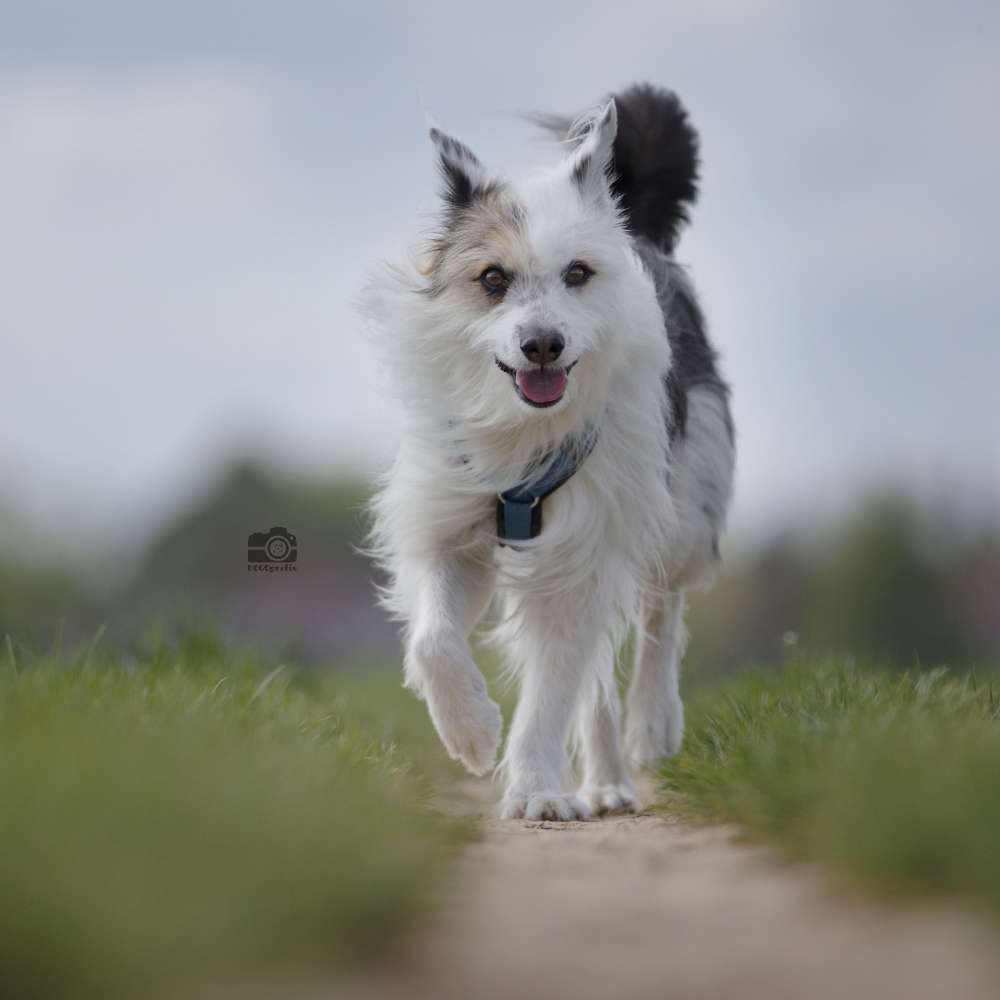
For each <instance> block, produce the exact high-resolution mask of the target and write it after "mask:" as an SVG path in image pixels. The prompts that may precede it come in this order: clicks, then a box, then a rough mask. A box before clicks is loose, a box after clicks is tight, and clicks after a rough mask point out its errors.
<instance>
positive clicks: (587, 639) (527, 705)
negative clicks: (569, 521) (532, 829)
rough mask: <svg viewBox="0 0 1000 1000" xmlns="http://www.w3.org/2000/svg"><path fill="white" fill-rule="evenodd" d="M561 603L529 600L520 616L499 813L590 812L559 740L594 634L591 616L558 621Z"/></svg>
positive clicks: (562, 615)
mask: <svg viewBox="0 0 1000 1000" xmlns="http://www.w3.org/2000/svg"><path fill="white" fill-rule="evenodd" d="M567 610H569V609H568V608H567V602H566V601H561V602H557V601H551V602H550V601H541V602H539V601H537V600H536V601H533V606H532V608H531V609H530V611H529V613H528V614H527V615H526V617H525V621H524V622H523V627H522V631H521V636H520V639H519V645H520V647H521V648H520V650H519V654H520V657H521V659H522V660H523V664H522V672H521V690H520V698H519V700H518V703H517V709H516V710H515V712H514V718H513V721H512V722H511V729H510V736H509V738H508V740H507V750H506V753H505V754H504V761H503V770H504V773H505V777H506V783H507V788H506V792H505V795H504V800H503V805H502V807H501V815H502V816H503V817H504V818H505V819H530V820H541V819H555V820H572V819H589V818H590V810H589V809H588V808H587V806H586V805H585V804H584V803H583V801H582V800H581V799H579V798H578V797H577V796H576V795H575V794H574V793H573V792H572V790H571V789H572V788H573V782H572V781H571V777H570V774H569V760H568V755H567V752H566V741H567V736H568V729H569V724H570V720H571V719H572V717H573V714H574V711H575V710H576V706H577V701H578V698H579V694H580V688H581V685H582V683H583V681H584V678H585V676H586V674H587V671H588V670H590V669H593V667H592V663H593V657H594V647H595V644H596V641H597V635H595V630H594V628H593V620H592V619H591V620H590V621H589V622H587V621H586V620H584V621H581V620H580V618H578V617H577V616H574V618H576V620H577V622H578V623H579V626H580V627H578V628H569V627H566V626H567V625H568V624H570V623H567V621H566V613H567ZM581 617H582V616H581ZM554 625H555V627H554Z"/></svg>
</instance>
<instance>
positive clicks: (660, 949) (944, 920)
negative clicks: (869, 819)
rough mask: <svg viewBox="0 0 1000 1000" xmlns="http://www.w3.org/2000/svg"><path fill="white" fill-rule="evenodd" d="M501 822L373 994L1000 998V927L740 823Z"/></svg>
mask: <svg viewBox="0 0 1000 1000" xmlns="http://www.w3.org/2000/svg"><path fill="white" fill-rule="evenodd" d="M484 823H485V826H486V829H485V837H484V839H483V840H482V841H481V842H480V843H477V844H475V845H473V846H472V847H471V848H469V850H468V851H467V853H466V855H465V857H464V859H463V861H462V864H461V870H460V872H459V877H458V881H457V885H456V888H455V890H454V891H453V893H452V894H451V896H450V898H449V901H448V903H447V905H446V907H445V910H444V913H443V915H442V917H441V919H440V921H439V922H438V923H437V924H436V925H435V926H432V927H429V928H427V929H426V930H425V931H423V932H421V933H420V934H419V935H417V936H416V937H415V938H414V939H412V940H411V941H410V943H409V945H408V947H407V950H406V953H405V954H404V955H403V956H402V957H401V959H400V960H399V962H398V963H395V964H394V967H393V968H392V969H391V970H386V971H385V973H384V974H383V975H381V976H380V977H379V981H378V982H377V983H376V982H371V981H369V982H368V983H366V984H365V986H364V988H363V989H360V990H359V991H358V996H359V997H365V998H368V997H386V998H396V997H400V998H402V997H406V998H409V1000H424V998H432V997H433V998H456V1000H458V998H461V1000H500V998H504V1000H507V998H511V997H524V998H535V997H550V998H557V1000H558V998H562V997H573V998H575V1000H589V998H595V1000H596V998H601V1000H608V998H611V1000H632V998H647V997H649V998H656V1000H664V998H689V997H690V998H714V997H724V998H740V1000H756V998H767V1000H784V998H788V1000H793V998H794V1000H826V998H841V997H844V998H850V1000H863V998H868V997H871V998H878V1000H891V998H896V997H900V998H903V997H905V998H907V1000H923V998H928V1000H931V998H933V1000H951V998H962V1000H977V998H980V997H982V998H996V997H998V996H1000V964H998V959H997V938H995V937H993V936H992V932H990V931H989V930H987V929H986V928H984V927H981V926H979V925H978V924H976V923H975V922H974V921H972V920H971V919H968V918H965V917H962V916H960V915H958V914H956V913H954V912H951V911H949V910H946V909H933V910H932V909H918V910H914V909H906V910H902V909H897V908H892V907H889V906H886V905H882V904H876V903H874V902H872V901H870V900H867V899H861V898H859V897H857V896H853V895H848V894H846V893H844V892H835V891H833V890H832V889H831V887H830V885H829V884H828V883H827V882H826V881H825V880H824V878H823V877H822V875H821V874H819V873H818V872H816V871H813V870H810V869H805V868H801V867H799V868H790V867H788V866H782V865H778V864H776V863H775V861H774V860H773V859H772V858H771V857H770V855H769V854H768V852H767V851H766V850H764V849H761V848H755V847H748V846H746V845H743V844H740V843H738V842H737V840H736V837H735V833H734V831H733V830H731V829H728V828H723V827H712V828H707V829H696V828H691V827H687V826H683V825H680V824H677V823H672V822H670V821H669V820H667V819H664V818H662V817H658V816H653V815H644V816H639V817H630V818H617V819H606V820H603V821H598V822H593V823H572V824H554V823H540V824H528V823H520V822H499V821H495V820H489V819H484ZM353 992H354V991H350V993H352V994H353Z"/></svg>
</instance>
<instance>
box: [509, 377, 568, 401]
mask: <svg viewBox="0 0 1000 1000" xmlns="http://www.w3.org/2000/svg"><path fill="white" fill-rule="evenodd" d="M516 378H517V387H518V389H520V390H521V392H522V393H523V394H524V395H525V396H526V397H527V398H528V399H530V400H531V401H532V402H533V403H554V402H555V401H556V400H557V399H559V398H560V397H561V396H562V394H563V393H564V392H565V391H566V371H565V369H563V368H526V369H523V370H518V373H517V376H516Z"/></svg>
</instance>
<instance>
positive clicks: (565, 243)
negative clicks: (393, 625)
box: [366, 85, 734, 820]
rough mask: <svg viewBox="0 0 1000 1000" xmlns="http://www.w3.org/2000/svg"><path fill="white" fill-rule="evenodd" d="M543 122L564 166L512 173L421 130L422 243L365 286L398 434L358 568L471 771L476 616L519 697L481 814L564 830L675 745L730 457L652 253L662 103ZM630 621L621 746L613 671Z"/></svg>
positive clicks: (661, 245) (725, 419)
mask: <svg viewBox="0 0 1000 1000" xmlns="http://www.w3.org/2000/svg"><path fill="white" fill-rule="evenodd" d="M540 121H541V123H542V124H543V125H545V126H546V127H548V128H550V129H552V130H553V131H555V132H557V133H559V134H560V136H561V138H562V139H563V140H564V142H565V144H566V148H567V155H566V157H565V159H564V160H563V162H562V163H561V164H560V165H559V166H557V167H555V168H553V169H549V170H546V171H544V172H541V173H538V174H535V175H532V176H530V177H527V178H522V179H518V180H508V179H501V178H500V177H498V176H495V175H493V174H491V173H489V172H488V171H487V170H486V169H485V168H484V167H483V166H482V164H481V163H480V162H479V160H478V159H477V158H476V157H475V156H474V155H473V153H472V152H471V151H470V150H469V149H468V148H467V147H466V146H464V145H463V144H462V143H460V142H458V141H457V140H455V139H453V138H451V137H449V136H447V135H444V134H442V133H441V132H440V131H438V130H437V129H433V130H432V131H431V138H432V140H433V141H434V144H435V146H436V147H437V153H438V156H439V159H440V168H441V173H442V177H443V179H444V192H443V202H444V203H443V214H442V219H441V224H440V227H439V229H438V231H437V232H436V233H435V234H434V235H433V236H432V238H431V239H430V240H429V241H428V242H427V243H426V244H425V245H424V246H423V247H422V248H421V249H420V251H419V252H418V253H416V254H415V255H414V256H413V259H412V260H410V261H409V262H407V263H406V264H405V265H403V266H401V267H398V268H387V269H386V270H385V271H384V272H383V273H382V274H380V275H379V277H377V278H376V279H375V280H374V281H373V282H372V284H371V285H370V287H369V289H368V291H367V293H366V310H367V313H368V315H369V316H370V318H371V320H372V323H373V326H374V328H375V330H376V331H377V335H378V338H379V340H380V343H381V345H382V348H383V352H382V353H383V356H384V359H385V362H386V364H387V366H388V368H389V370H390V374H391V377H392V379H393V383H394V387H395V389H396V390H397V391H398V394H399V395H400V397H401V400H402V404H403V409H404V412H405V415H406V420H405V425H404V430H403V438H402V442H401V446H400V449H399V453H398V456H397V458H396V460H395V463H394V464H393V466H392V469H391V470H390V472H389V473H388V474H387V476H386V477H385V479H384V481H383V483H382V485H381V488H380V490H379V492H378V495H377V496H376V498H375V501H374V522H375V523H374V531H373V550H374V551H375V553H376V555H377V557H378V559H379V560H380V562H381V565H382V566H383V567H384V568H385V570H386V571H387V574H388V578H389V583H388V585H387V586H386V587H385V589H384V593H383V599H384V600H385V602H386V604H387V605H388V607H389V608H391V609H392V611H393V612H394V613H395V614H396V615H398V616H399V617H400V618H401V619H402V620H403V621H404V622H405V630H406V631H405V644H406V656H405V677H406V684H407V685H408V686H409V687H411V688H412V689H413V690H415V691H416V692H417V693H418V694H419V695H420V696H421V697H422V698H424V699H425V700H426V702H427V706H428V708H429V710H430V714H431V718H432V719H433V721H434V725H435V726H436V728H437V731H438V733H439V735H440V737H441V740H442V741H443V743H444V745H445V747H446V748H447V750H448V753H449V754H451V756H452V757H454V758H456V759H458V760H460V761H462V763H463V764H465V766H466V767H467V768H468V769H469V770H470V771H472V772H473V773H474V774H483V773H485V772H487V771H489V770H490V769H491V768H493V766H494V762H495V759H496V753H497V748H498V746H499V744H500V736H501V718H500V712H499V710H498V709H497V706H496V704H495V703H494V702H493V701H492V700H491V699H490V697H489V695H488V693H487V690H486V684H485V682H484V680H483V677H482V674H481V673H480V672H479V670H478V668H477V667H476V664H475V662H474V661H473V658H472V655H471V653H470V647H469V636H470V633H471V632H472V630H473V629H474V627H475V626H476V625H477V623H478V622H479V620H480V618H481V617H482V616H483V615H484V612H485V611H486V609H487V607H488V606H489V605H491V603H493V605H494V608H495V610H494V613H493V615H492V616H491V619H492V637H493V639H494V640H495V641H496V642H497V643H499V644H500V645H501V646H502V648H503V650H504V652H505V654H506V656H507V658H508V661H509V664H510V667H511V670H512V672H513V673H514V675H515V676H516V677H517V680H518V683H519V688H520V698H519V702H518V705H517V709H516V711H515V713H514V716H513V720H512V723H511V726H510V732H509V735H508V739H507V745H506V750H505V752H504V755H503V758H502V761H501V764H500V768H501V771H502V774H503V778H504V781H505V796H504V800H503V806H502V813H503V815H504V816H507V817H524V818H527V819H534V820H537V819H557V820H571V819H585V818H587V817H589V816H590V815H591V814H592V813H598V814H600V813H605V812H614V811H628V810H633V809H635V808H637V805H638V803H637V800H636V795H635V791H634V787H633V784H632V782H631V779H630V777H629V769H628V763H629V762H631V763H633V764H635V765H636V766H641V765H643V764H648V763H650V762H652V761H655V760H656V759H658V758H660V757H663V756H665V755H668V754H671V753H674V752H675V751H676V750H677V749H678V747H679V746H680V744H681V739H682V735H683V706H682V704H681V699H680V693H679V688H678V668H679V661H680V657H681V654H682V651H683V645H684V633H683V615H684V591H685V590H686V589H688V588H691V587H697V586H704V585H706V584H707V583H708V582H709V581H710V579H711V576H712V572H713V570H714V567H715V564H716V563H717V561H718V539H719V534H720V532H721V531H722V528H723V525H724V521H725V516H726V509H727V506H728V503H729V498H730V493H731V486H732V475H733V461H734V447H733V428H732V423H731V420H730V415H729V406H728V390H727V387H726V385H725V383H724V382H723V381H722V380H721V378H720V377H719V375H718V372H717V368H716V358H715V353H714V351H713V350H712V348H711V347H710V345H709V343H708V341H707V339H706V335H705V331H704V322H703V319H702V315H701V312H700V310H699V307H698V305H697V302H696V299H695V297H694V293H693V291H692V288H691V286H690V284H689V283H688V281H687V279H686V276H685V275H684V273H683V272H682V270H681V269H680V267H679V266H678V265H677V264H675V263H674V261H673V258H672V252H673V247H674V243H675V241H676V238H677V234H678V230H679V228H680V226H681V224H682V223H683V222H684V221H686V219H687V214H686V204H687V203H689V202H693V201H694V199H695V196H696V192H697V188H696V180H697V166H698V156H697V137H696V135H695V133H694V131H693V129H692V128H691V126H690V125H689V123H688V120H687V115H686V113H685V111H684V109H683V108H682V107H681V105H680V103H679V102H678V100H677V98H676V97H675V96H674V95H673V94H672V93H670V92H668V91H663V90H658V89H656V88H653V87H650V86H647V85H640V86H635V87H632V88H630V89H629V90H627V91H625V92H624V93H622V94H620V95H617V96H616V97H615V98H612V99H611V100H609V101H608V102H607V103H606V104H604V105H603V106H602V107H601V108H600V109H599V110H598V111H597V112H596V113H594V114H592V115H589V116H586V117H584V118H581V119H578V120H577V121H576V122H571V121H568V120H564V119H560V118H555V117H546V118H543V119H540ZM632 627H635V629H636V633H637V641H636V657H635V670H634V674H633V677H632V681H631V686H630V688H629V692H628V698H627V709H628V713H627V722H626V727H625V739H624V749H623V747H622V744H621V740H620V737H619V727H620V722H619V718H620V714H621V712H620V707H619V699H618V694H617V687H616V681H615V661H616V654H617V651H618V649H619V647H620V646H621V644H622V642H623V641H624V639H625V638H626V636H627V635H628V632H629V630H630V628H632ZM571 735H572V736H574V737H575V739H574V746H575V748H576V751H577V756H578V759H579V763H580V771H581V775H580V779H581V784H580V787H579V789H577V788H576V782H575V781H574V778H573V772H572V768H571V766H570V757H569V750H568V745H569V743H570V737H571Z"/></svg>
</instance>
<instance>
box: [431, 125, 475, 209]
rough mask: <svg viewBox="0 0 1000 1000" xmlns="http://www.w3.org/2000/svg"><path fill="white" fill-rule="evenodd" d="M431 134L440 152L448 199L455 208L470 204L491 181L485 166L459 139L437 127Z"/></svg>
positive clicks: (441, 168)
mask: <svg viewBox="0 0 1000 1000" xmlns="http://www.w3.org/2000/svg"><path fill="white" fill-rule="evenodd" d="M430 135H431V142H433V143H434V145H435V146H436V147H437V151H438V156H439V161H438V166H439V168H440V170H441V177H442V179H443V180H444V199H445V201H447V202H448V203H449V204H450V205H453V206H455V207H456V208H464V207H465V206H466V205H470V204H471V203H472V201H473V200H474V199H475V198H476V197H477V195H478V194H479V193H480V192H481V191H482V190H483V189H484V188H485V187H486V185H487V183H488V180H487V175H486V169H485V168H484V167H483V165H482V164H481V163H480V162H479V160H478V159H477V158H476V155H475V153H473V152H472V150H471V149H469V147H468V146H466V145H464V144H463V143H461V142H459V141H458V140H457V139H453V138H452V137H451V136H450V135H445V133H444V132H442V131H441V130H440V129H437V128H432V129H431V132H430Z"/></svg>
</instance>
